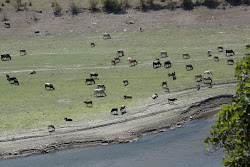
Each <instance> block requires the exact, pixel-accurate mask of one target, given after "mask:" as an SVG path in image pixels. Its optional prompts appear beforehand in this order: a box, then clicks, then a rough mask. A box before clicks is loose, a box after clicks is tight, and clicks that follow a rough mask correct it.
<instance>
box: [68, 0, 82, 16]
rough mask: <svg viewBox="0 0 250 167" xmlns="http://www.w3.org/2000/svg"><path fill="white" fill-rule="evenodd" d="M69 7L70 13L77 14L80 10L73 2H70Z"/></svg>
mask: <svg viewBox="0 0 250 167" xmlns="http://www.w3.org/2000/svg"><path fill="white" fill-rule="evenodd" d="M70 9H71V12H72V15H77V14H78V13H79V12H80V8H79V6H77V5H76V4H75V2H72V3H70Z"/></svg>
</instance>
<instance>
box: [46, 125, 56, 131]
mask: <svg viewBox="0 0 250 167" xmlns="http://www.w3.org/2000/svg"><path fill="white" fill-rule="evenodd" d="M55 130H56V128H55V126H54V125H48V131H49V132H54V131H55Z"/></svg>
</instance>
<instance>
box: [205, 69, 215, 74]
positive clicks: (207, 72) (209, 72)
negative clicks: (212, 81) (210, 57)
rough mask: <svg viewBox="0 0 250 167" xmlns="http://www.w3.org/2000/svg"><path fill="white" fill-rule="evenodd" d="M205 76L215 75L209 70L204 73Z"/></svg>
mask: <svg viewBox="0 0 250 167" xmlns="http://www.w3.org/2000/svg"><path fill="white" fill-rule="evenodd" d="M204 74H205V75H208V74H213V73H212V70H207V71H205V72H204Z"/></svg>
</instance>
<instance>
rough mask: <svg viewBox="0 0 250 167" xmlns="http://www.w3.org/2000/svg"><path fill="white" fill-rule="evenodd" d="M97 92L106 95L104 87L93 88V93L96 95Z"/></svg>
mask: <svg viewBox="0 0 250 167" xmlns="http://www.w3.org/2000/svg"><path fill="white" fill-rule="evenodd" d="M98 94H105V96H106V95H107V94H106V92H105V90H104V89H95V90H94V95H95V96H97V95H98Z"/></svg>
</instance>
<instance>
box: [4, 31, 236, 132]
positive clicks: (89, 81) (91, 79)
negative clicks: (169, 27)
mask: <svg viewBox="0 0 250 167" xmlns="http://www.w3.org/2000/svg"><path fill="white" fill-rule="evenodd" d="M103 39H111V36H110V34H108V33H105V34H103ZM90 46H91V47H95V43H91V44H90ZM217 49H218V51H219V52H223V47H222V46H219V47H218V48H217ZM26 54H27V52H26V50H24V49H22V50H20V55H21V56H23V55H26ZM228 54H230V55H235V53H234V51H233V50H226V56H228ZM124 55H125V54H124V51H123V50H122V49H120V50H117V57H115V58H114V59H113V60H111V64H112V65H116V63H118V62H120V61H121V60H120V59H121V57H123V56H124ZM207 55H208V56H209V57H210V56H212V54H211V51H210V50H208V52H207ZM160 57H162V58H163V57H168V54H167V52H166V51H161V52H160ZM182 57H183V59H189V58H190V55H189V54H188V53H183V54H182ZM1 60H2V61H8V60H11V56H10V54H2V55H1ZM127 60H128V62H129V64H130V65H131V66H136V65H137V64H138V62H137V60H136V59H134V58H132V57H129V58H128V59H127ZM214 60H215V61H219V57H218V56H214ZM227 64H228V65H230V64H234V61H233V59H228V60H227ZM161 66H162V63H161V62H160V59H158V58H156V59H155V60H154V61H153V68H159V67H161ZM171 66H172V63H171V62H170V61H165V62H164V67H165V68H170V67H171ZM186 70H188V71H189V70H193V66H192V64H186ZM30 74H36V71H32V72H30ZM204 74H205V75H206V77H204V76H203V75H202V74H196V75H195V76H194V78H195V81H197V82H200V81H204V83H205V84H210V85H211V84H212V78H211V77H210V76H208V77H207V75H209V74H213V73H212V70H208V71H205V72H204ZM168 76H169V77H173V79H176V74H175V71H173V72H171V73H168ZM97 77H98V73H95V72H91V73H90V77H89V78H86V80H85V84H88V85H89V84H95V83H96V82H95V79H97ZM6 79H7V80H8V81H9V83H11V84H14V85H19V82H18V80H17V78H16V77H10V76H9V75H8V74H6ZM123 84H124V86H127V85H128V84H129V82H128V80H127V79H124V80H123ZM196 86H197V89H198V90H199V89H200V85H199V84H198V85H196ZM48 88H49V89H50V90H55V87H54V85H53V84H51V83H45V89H46V90H47V89H48ZM162 88H163V89H164V90H165V92H169V88H168V86H167V81H163V82H162ZM105 90H106V87H105V85H104V84H97V89H94V96H96V97H97V96H100V95H102V96H106V95H107V93H106V91H105ZM123 97H124V99H132V96H131V95H124V96H123ZM157 97H158V95H157V94H156V93H154V94H153V95H152V99H156V98H157ZM176 100H177V99H176V98H168V102H169V104H171V103H173V102H174V101H176ZM83 103H85V104H86V106H87V107H91V106H93V101H92V100H87V101H83ZM118 111H119V109H118V108H112V109H111V111H110V113H111V114H115V115H117V114H118ZM120 112H121V114H124V113H126V106H125V105H122V106H121V107H120ZM64 120H65V121H72V119H71V118H64ZM48 129H50V130H49V131H53V130H55V127H54V126H53V125H49V126H48ZM51 129H52V130H51Z"/></svg>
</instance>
